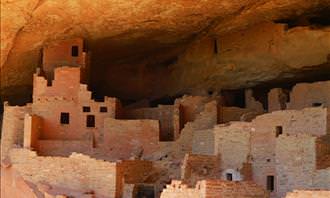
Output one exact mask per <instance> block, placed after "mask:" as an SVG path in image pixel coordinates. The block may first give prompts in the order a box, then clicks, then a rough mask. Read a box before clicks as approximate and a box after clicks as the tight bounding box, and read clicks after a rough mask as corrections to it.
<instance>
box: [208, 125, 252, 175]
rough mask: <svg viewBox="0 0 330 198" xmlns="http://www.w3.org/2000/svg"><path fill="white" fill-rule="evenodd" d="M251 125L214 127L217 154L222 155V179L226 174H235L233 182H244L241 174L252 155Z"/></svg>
mask: <svg viewBox="0 0 330 198" xmlns="http://www.w3.org/2000/svg"><path fill="white" fill-rule="evenodd" d="M250 133H251V123H248V122H231V123H230V124H229V125H227V126H226V125H217V126H216V127H214V135H215V145H214V147H215V154H219V155H221V169H222V174H223V176H222V178H223V179H226V173H231V174H233V180H243V179H244V177H243V175H242V174H240V170H241V169H242V168H243V164H244V163H246V162H247V160H248V158H249V155H250V153H251V142H250V138H251V137H250V136H251V135H250Z"/></svg>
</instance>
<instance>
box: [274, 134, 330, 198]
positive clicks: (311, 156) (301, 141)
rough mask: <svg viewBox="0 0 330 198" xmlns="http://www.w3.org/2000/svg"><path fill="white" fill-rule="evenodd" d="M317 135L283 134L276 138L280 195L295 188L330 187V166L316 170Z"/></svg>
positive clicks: (277, 183) (277, 182)
mask: <svg viewBox="0 0 330 198" xmlns="http://www.w3.org/2000/svg"><path fill="white" fill-rule="evenodd" d="M315 149H316V137H313V136H311V135H308V134H298V135H281V136H280V137H279V138H277V140H276V172H277V181H276V185H277V189H278V194H277V195H278V196H279V197H283V196H285V194H286V192H290V191H292V190H294V189H306V190H310V189H327V190H329V189H330V168H328V169H323V170H316V151H315Z"/></svg>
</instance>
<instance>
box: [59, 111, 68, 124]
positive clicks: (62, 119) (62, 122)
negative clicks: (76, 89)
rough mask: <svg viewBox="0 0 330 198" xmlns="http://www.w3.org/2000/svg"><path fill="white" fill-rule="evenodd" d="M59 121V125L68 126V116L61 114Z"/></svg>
mask: <svg viewBox="0 0 330 198" xmlns="http://www.w3.org/2000/svg"><path fill="white" fill-rule="evenodd" d="M60 121H61V124H69V122H70V114H69V113H64V112H62V113H61V119H60Z"/></svg>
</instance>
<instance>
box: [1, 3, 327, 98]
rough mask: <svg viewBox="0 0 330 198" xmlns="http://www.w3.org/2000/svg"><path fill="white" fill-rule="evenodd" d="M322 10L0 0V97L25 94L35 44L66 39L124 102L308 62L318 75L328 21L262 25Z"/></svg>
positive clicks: (287, 71)
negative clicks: (80, 41)
mask: <svg viewBox="0 0 330 198" xmlns="http://www.w3.org/2000/svg"><path fill="white" fill-rule="evenodd" d="M329 7H330V2H329V0H317V1H305V0H290V1H287V0H268V1H266V0H262V1H256V0H255V1H253V0H252V1H251V0H242V1H239V2H235V1H230V0H216V1H214V0H212V1H211V0H201V1H197V2H196V1H192V0H189V1H170V0H169V1H158V0H144V1H137V0H134V1H119V0H109V1H78V0H71V1H64V0H59V1H50V0H30V1H19V0H1V67H0V71H1V89H0V90H1V96H2V97H3V99H8V98H9V99H13V100H16V101H18V99H23V98H24V97H28V96H29V94H30V93H31V84H32V78H31V76H32V73H33V72H34V71H35V69H36V67H37V66H38V65H40V60H41V53H40V49H41V48H42V46H44V45H45V44H47V43H49V42H51V41H54V40H59V39H66V38H72V37H83V38H84V39H85V40H86V44H87V47H88V48H89V50H90V51H92V56H91V59H92V61H91V62H92V66H91V69H92V72H91V82H90V85H91V87H92V88H93V89H94V90H96V91H97V92H98V93H100V94H107V95H116V96H119V97H121V98H123V99H140V98H145V97H151V98H157V97H162V96H165V95H175V94H178V93H181V92H188V91H191V90H196V89H201V90H210V89H212V90H218V89H220V88H239V87H243V86H244V87H246V86H253V85H256V84H259V83H260V82H265V81H269V80H273V79H275V78H277V77H279V76H280V77H281V78H287V77H292V76H295V75H296V73H297V72H298V71H300V70H301V69H304V68H305V67H309V68H310V67H314V68H317V70H318V71H321V70H322V73H324V71H326V70H329V63H328V60H327V56H328V54H329V52H330V33H329V28H326V27H324V26H322V28H320V27H318V28H317V29H315V28H314V29H311V28H308V27H304V28H302V27H296V28H293V29H289V30H285V29H284V26H282V25H274V24H269V22H271V21H276V20H281V19H286V18H290V19H295V18H297V17H298V16H302V15H303V16H309V17H314V18H315V13H316V15H317V14H319V13H321V12H322V13H323V12H324V13H327V12H326V11H329V9H328V8H329ZM321 8H322V9H323V11H321V10H320V9H321ZM324 10H325V11H324ZM298 21H299V24H304V25H306V24H305V23H301V22H300V20H298ZM302 21H306V20H302ZM307 21H308V20H307ZM265 22H268V24H264V23H265ZM313 22H315V20H313ZM260 24H262V25H260ZM323 25H324V24H323ZM325 25H328V24H327V23H326V24H325ZM234 32H235V33H234ZM215 43H216V44H215ZM216 48H217V49H216ZM320 68H321V69H320ZM312 70H313V71H314V70H316V69H312ZM328 72H329V71H328ZM298 73H299V72H298Z"/></svg>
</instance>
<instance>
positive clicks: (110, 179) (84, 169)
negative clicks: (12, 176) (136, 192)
mask: <svg viewBox="0 0 330 198" xmlns="http://www.w3.org/2000/svg"><path fill="white" fill-rule="evenodd" d="M10 160H11V163H12V168H14V169H15V170H16V171H18V172H19V173H20V174H21V176H22V177H23V178H24V179H25V180H26V181H29V182H32V183H35V184H38V183H47V184H49V185H50V186H55V187H62V188H66V187H68V186H70V188H71V189H72V190H78V191H86V189H90V190H93V191H94V192H95V195H96V196H108V197H118V196H116V195H119V194H120V193H119V192H117V191H116V182H117V179H118V178H117V177H116V173H117V165H116V163H110V162H105V161H103V160H102V161H100V160H95V159H92V158H90V157H88V156H84V155H81V154H73V155H71V156H70V157H69V158H62V157H40V156H37V155H36V153H35V152H32V151H29V150H25V149H13V150H11V153H10Z"/></svg>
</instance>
